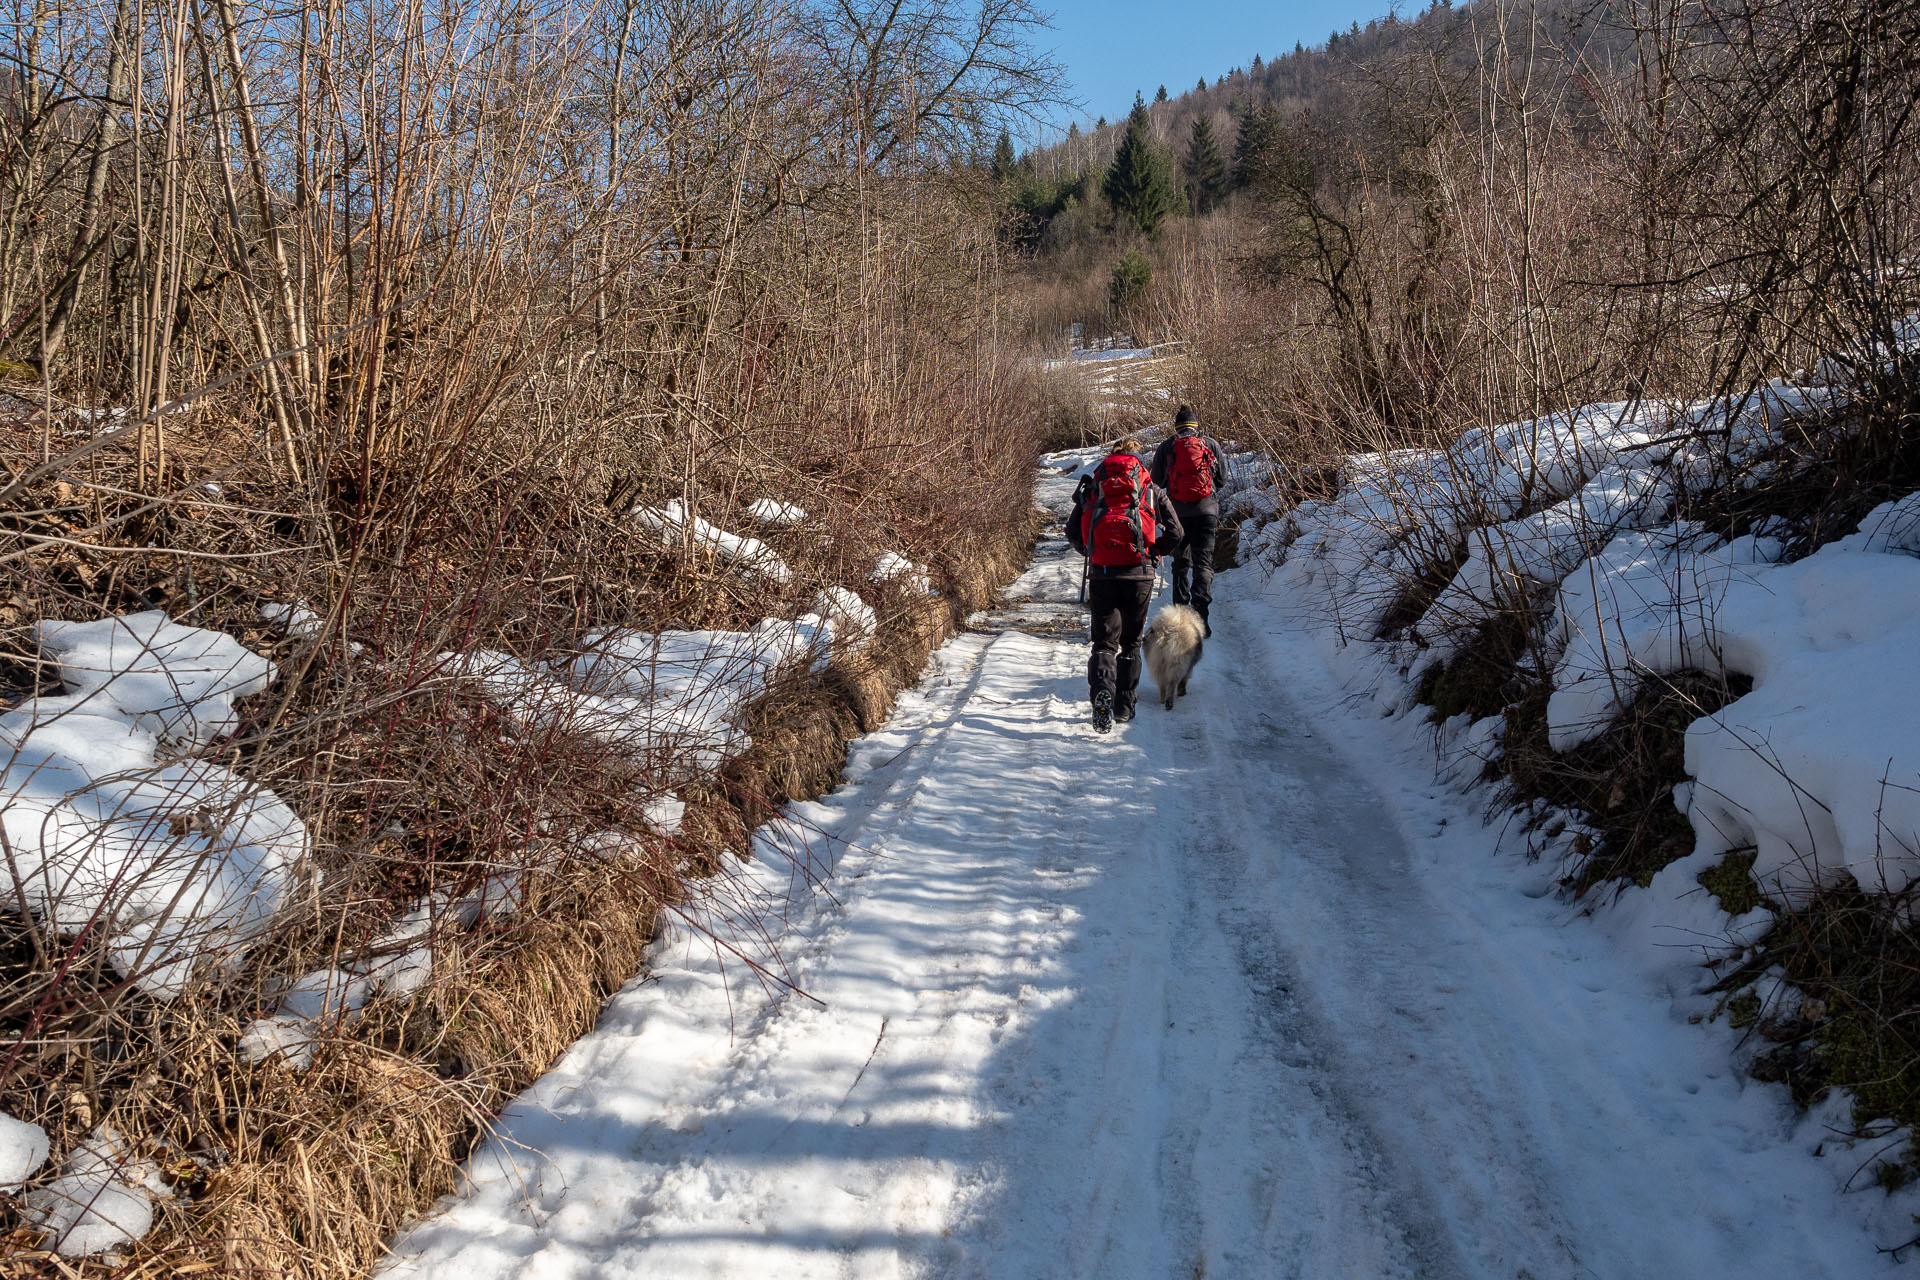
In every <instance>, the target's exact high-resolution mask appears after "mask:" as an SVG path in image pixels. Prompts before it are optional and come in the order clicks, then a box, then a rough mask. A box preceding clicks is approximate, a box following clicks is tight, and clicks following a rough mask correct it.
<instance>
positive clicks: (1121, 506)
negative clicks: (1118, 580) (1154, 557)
mask: <svg viewBox="0 0 1920 1280" xmlns="http://www.w3.org/2000/svg"><path fill="white" fill-rule="evenodd" d="M1093 480H1094V483H1095V484H1096V485H1098V486H1099V492H1098V493H1096V494H1093V495H1091V498H1090V500H1089V501H1088V503H1087V504H1086V505H1085V506H1084V507H1083V508H1081V513H1080V540H1081V541H1082V542H1084V543H1085V544H1086V547H1087V558H1088V559H1089V560H1091V561H1093V563H1095V564H1097V565H1099V566H1101V567H1102V568H1120V567H1125V566H1127V565H1136V564H1145V563H1146V562H1147V554H1148V551H1149V549H1150V548H1151V547H1152V546H1153V540H1154V536H1155V532H1156V531H1155V529H1154V519H1153V502H1152V501H1151V499H1149V498H1148V496H1147V492H1148V490H1149V489H1151V488H1152V487H1153V481H1152V480H1151V479H1150V478H1149V477H1148V475H1147V468H1146V466H1145V465H1144V464H1143V463H1142V462H1141V461H1140V459H1138V458H1136V457H1134V456H1133V455H1132V454H1130V453H1116V454H1113V455H1111V456H1110V457H1108V458H1107V460H1106V461H1104V462H1102V463H1101V464H1100V465H1099V466H1098V467H1097V468H1095V470H1094V473H1093Z"/></svg>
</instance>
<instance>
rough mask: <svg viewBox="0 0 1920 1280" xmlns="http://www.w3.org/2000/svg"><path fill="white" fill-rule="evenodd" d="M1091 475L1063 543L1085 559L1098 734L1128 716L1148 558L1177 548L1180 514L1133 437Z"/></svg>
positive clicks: (1149, 598)
mask: <svg viewBox="0 0 1920 1280" xmlns="http://www.w3.org/2000/svg"><path fill="white" fill-rule="evenodd" d="M1092 478H1093V484H1092V485H1091V486H1088V487H1083V488H1082V490H1081V491H1080V492H1079V493H1077V494H1076V495H1075V497H1074V501H1073V511H1072V513H1071V514H1070V515H1068V516H1067V542H1068V543H1069V544H1071V545H1072V547H1073V549H1074V550H1075V551H1078V552H1079V553H1080V554H1081V555H1083V556H1085V557H1086V558H1087V607H1088V609H1090V610H1091V611H1092V614H1093V618H1092V621H1091V623H1090V624H1089V630H1090V631H1091V632H1092V635H1093V656H1092V657H1090V658H1089V659H1088V660H1087V692H1088V695H1089V696H1090V697H1091V698H1092V700H1093V728H1094V731H1095V732H1096V733H1105V732H1106V731H1107V730H1109V729H1111V728H1112V727H1113V722H1114V721H1115V720H1119V721H1121V722H1122V723H1125V722H1126V721H1128V720H1131V719H1133V704H1134V692H1135V690H1136V689H1138V688H1139V685H1140V633H1141V632H1142V631H1143V630H1145V628H1146V625H1147V607H1148V606H1149V605H1150V604H1152V603H1153V588H1154V579H1155V560H1156V558H1157V557H1159V556H1162V555H1165V554H1167V553H1168V552H1169V551H1171V550H1173V548H1175V547H1177V546H1178V545H1180V517H1179V516H1178V515H1177V514H1175V512H1174V508H1173V504H1172V503H1171V502H1169V501H1168V500H1167V495H1166V494H1165V493H1163V492H1162V491H1161V489H1160V487H1159V486H1158V485H1156V484H1154V482H1153V477H1152V475H1151V474H1150V473H1149V472H1148V470H1147V464H1146V463H1145V462H1143V461H1141V459H1140V454H1139V445H1138V444H1136V443H1135V442H1134V441H1132V440H1128V441H1125V442H1123V443H1122V444H1121V445H1120V447H1119V448H1118V449H1115V450H1114V451H1113V452H1112V453H1110V454H1108V455H1107V456H1106V458H1105V459H1103V460H1102V461H1101V463H1100V465H1099V466H1097V467H1095V468H1094V469H1093V477H1092Z"/></svg>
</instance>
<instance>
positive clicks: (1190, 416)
mask: <svg viewBox="0 0 1920 1280" xmlns="http://www.w3.org/2000/svg"><path fill="white" fill-rule="evenodd" d="M1199 425H1200V418H1199V416H1198V415H1197V414H1195V413H1194V411H1193V410H1192V409H1189V408H1188V407H1187V406H1186V405H1184V404H1183V405H1181V406H1180V407H1179V408H1178V409H1176V410H1175V411H1174V414H1173V429H1174V430H1175V431H1178V430H1179V429H1180V428H1182V427H1197V426H1199Z"/></svg>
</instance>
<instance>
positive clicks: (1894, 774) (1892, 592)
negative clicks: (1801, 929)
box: [1548, 498, 1920, 899]
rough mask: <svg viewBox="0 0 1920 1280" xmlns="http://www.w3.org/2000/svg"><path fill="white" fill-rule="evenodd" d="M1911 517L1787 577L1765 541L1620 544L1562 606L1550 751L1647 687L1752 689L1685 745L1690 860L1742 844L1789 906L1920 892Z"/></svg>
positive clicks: (1916, 583) (1859, 536) (1884, 524)
mask: <svg viewBox="0 0 1920 1280" xmlns="http://www.w3.org/2000/svg"><path fill="white" fill-rule="evenodd" d="M1917 511H1920V503H1917V502H1916V499H1915V498H1908V499H1906V500H1904V501H1902V502H1900V503H1889V504H1887V505H1886V506H1883V507H1881V508H1879V509H1878V510H1876V511H1875V512H1873V513H1872V514H1871V515H1869V516H1868V517H1867V519H1866V520H1865V521H1863V522H1862V526H1861V530H1860V532H1858V533H1856V534H1854V535H1853V536H1851V537H1848V538H1845V539H1842V540H1841V541H1839V542H1835V543H1832V544H1829V545H1828V546H1826V547H1823V548H1821V549H1820V550H1819V551H1817V552H1815V553H1814V554H1813V555H1811V556H1809V557H1807V558H1806V559H1804V560H1800V561H1797V562H1795V563H1793V564H1777V563H1773V561H1775V560H1777V558H1778V554H1779V551H1778V544H1775V543H1771V542H1770V540H1768V539H1764V538H1751V537H1749V538H1742V539H1739V540H1737V541H1735V542H1733V543H1720V542H1718V541H1715V540H1708V541H1707V542H1706V543H1705V544H1704V545H1702V544H1701V541H1700V535H1698V534H1697V533H1695V534H1693V535H1692V538H1691V541H1689V540H1688V539H1687V536H1686V535H1685V533H1684V531H1683V532H1682V533H1681V535H1680V536H1679V537H1675V538H1671V539H1664V540H1661V541H1652V540H1650V539H1648V538H1646V537H1631V538H1622V539H1619V540H1618V541H1617V543H1616V544H1615V545H1613V546H1609V548H1608V549H1607V551H1606V552H1605V553H1603V554H1602V556H1601V557H1600V558H1598V560H1597V562H1596V563H1595V565H1594V567H1593V569H1592V570H1591V572H1590V574H1589V575H1588V578H1587V582H1588V583H1590V584H1591V585H1590V586H1583V585H1581V584H1580V575H1578V574H1576V575H1574V578H1572V579H1570V580H1569V583H1570V588H1563V591H1562V597H1563V601H1564V602H1565V604H1563V617H1564V618H1565V619H1566V624H1567V625H1568V626H1569V627H1570V628H1573V629H1574V631H1575V640H1574V642H1572V643H1570V644H1569V646H1568V650H1567V655H1566V657H1565V658H1563V660H1562V662H1561V665H1560V669H1559V670H1558V671H1557V672H1556V674H1555V685H1556V690H1555V692H1554V694H1553V700H1552V701H1551V702H1550V703H1549V706H1548V719H1549V725H1550V730H1551V733H1552V735H1553V740H1554V745H1555V746H1556V747H1558V746H1559V745H1560V743H1561V742H1569V743H1571V742H1575V741H1579V740H1581V739H1582V738H1583V737H1584V736H1586V735H1588V734H1590V733H1592V732H1593V731H1594V725H1595V724H1596V722H1601V721H1603V720H1604V719H1606V718H1609V717H1610V714H1611V713H1612V712H1613V711H1615V710H1617V709H1618V708H1619V707H1620V706H1621V705H1623V704H1624V702H1625V700H1626V698H1627V697H1629V696H1630V695H1631V692H1632V690H1633V688H1634V687H1635V686H1636V684H1637V682H1638V681H1639V680H1641V679H1644V678H1645V677H1647V676H1650V675H1661V674H1670V673H1672V672H1675V671H1680V670H1685V669H1688V668H1700V669H1704V670H1708V671H1721V670H1725V671H1735V672H1740V673H1743V674H1745V675H1748V676H1751V677H1752V678H1753V681H1754V689H1753V691H1752V692H1751V693H1749V694H1747V695H1746V696H1745V697H1742V698H1739V699H1737V700H1736V701H1734V702H1732V703H1731V704H1729V705H1728V706H1726V707H1725V708H1723V709H1722V710H1720V711H1719V712H1717V713H1716V714H1714V715H1711V716H1706V717H1704V718H1702V719H1700V720H1697V721H1695V722H1694V724H1693V725H1692V726H1691V727H1690V728H1689V729H1688V730H1687V739H1686V768H1687V772H1688V773H1689V774H1691V775H1692V776H1693V778H1694V780H1695V786H1694V787H1693V788H1691V789H1690V792H1689V794H1688V795H1687V796H1686V797H1685V800H1686V803H1685V805H1684V807H1685V808H1686V811H1687V814H1688V817H1689V818H1691V819H1692V821H1693V825H1694V829H1695V831H1696V833H1697V835H1698V838H1699V845H1698V848H1699V850H1700V851H1701V852H1703V853H1706V854H1711V855H1713V856H1718V855H1719V854H1722V853H1724V852H1726V851H1727V850H1729V849H1733V848H1738V847H1744V846H1749V845H1751V846H1754V847H1755V848H1756V849H1757V851H1758V853H1757V858H1756V861H1755V863H1754V868H1753V873H1754V875H1755V877H1756V878H1757V879H1758V880H1759V881H1760V883H1762V884H1764V885H1768V886H1771V887H1773V888H1775V889H1776V890H1778V891H1779V892H1781V893H1783V894H1785V895H1786V896H1787V897H1789V898H1790V899H1791V898H1794V897H1797V896H1798V895H1800V894H1801V893H1803V892H1805V891H1806V890H1808V889H1810V888H1812V887H1813V886H1816V885H1818V884H1821V883H1832V882H1834V881H1835V880H1837V879H1839V878H1841V877H1850V878H1851V879H1852V880H1853V881H1854V883H1856V884H1857V885H1859V887H1861V888H1862V889H1865V890H1867V891H1869V892H1873V891H1881V892H1898V891H1900V890H1902V889H1905V888H1906V887H1907V886H1909V885H1910V884H1912V883H1913V882H1914V880H1915V879H1917V878H1920V788H1917V787H1916V784H1920V672H1916V670H1915V666H1914V655H1915V654H1920V559H1916V558H1915V557H1914V555H1913V554H1912V552H1911V549H1910V548H1909V547H1907V546H1905V545H1904V544H1906V543H1908V542H1910V541H1914V540H1915V539H1914V533H1915V524H1916V521H1915V520H1914V515H1915V513H1916V512H1917ZM1575 609H1579V610H1581V611H1580V612H1577V613H1576V612H1575Z"/></svg>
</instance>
